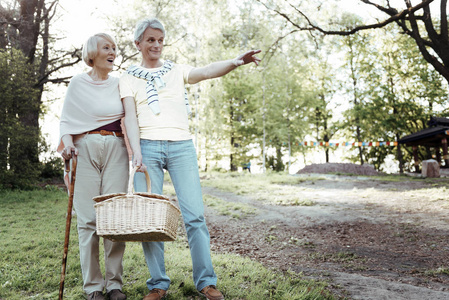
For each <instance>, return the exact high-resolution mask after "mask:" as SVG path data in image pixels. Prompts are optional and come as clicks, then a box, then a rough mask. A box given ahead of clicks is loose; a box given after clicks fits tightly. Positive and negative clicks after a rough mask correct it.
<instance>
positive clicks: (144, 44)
mask: <svg viewBox="0 0 449 300" xmlns="http://www.w3.org/2000/svg"><path fill="white" fill-rule="evenodd" d="M164 38H165V36H164V33H162V31H160V30H159V29H154V28H150V27H149V28H147V29H146V30H145V31H144V33H143V35H142V40H141V41H137V42H136V46H137V49H139V51H140V52H142V58H143V60H144V61H147V62H150V61H154V60H159V58H160V57H161V54H162V48H164Z"/></svg>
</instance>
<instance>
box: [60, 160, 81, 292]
mask: <svg viewBox="0 0 449 300" xmlns="http://www.w3.org/2000/svg"><path fill="white" fill-rule="evenodd" d="M76 163H77V159H76V156H75V153H74V152H73V151H72V172H71V179H70V184H69V203H68V207H67V220H66V223H65V240H64V255H63V256H62V270H61V281H60V282H59V300H62V298H63V294H64V280H65V269H66V268H65V267H66V264H67V253H68V252H69V238H70V225H71V223H72V207H73V192H74V190H75V179H76V176H75V174H76ZM65 170H66V172H70V160H66V161H65Z"/></svg>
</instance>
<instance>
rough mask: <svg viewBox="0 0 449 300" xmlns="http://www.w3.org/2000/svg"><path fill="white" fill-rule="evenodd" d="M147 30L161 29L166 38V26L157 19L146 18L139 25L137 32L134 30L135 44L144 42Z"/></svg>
mask: <svg viewBox="0 0 449 300" xmlns="http://www.w3.org/2000/svg"><path fill="white" fill-rule="evenodd" d="M147 28H153V29H159V30H160V31H162V33H163V34H164V36H165V29H164V25H162V23H161V21H159V20H158V19H156V18H146V19H143V20H140V21H139V22H138V23H137V25H136V30H134V42H140V41H142V37H143V33H144V32H145V30H147Z"/></svg>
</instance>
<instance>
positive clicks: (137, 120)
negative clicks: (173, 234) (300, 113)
mask: <svg viewBox="0 0 449 300" xmlns="http://www.w3.org/2000/svg"><path fill="white" fill-rule="evenodd" d="M164 39H165V29H164V26H163V25H162V23H161V22H160V21H159V20H157V19H144V20H142V21H140V22H139V23H138V24H137V26H136V30H135V33H134V42H135V45H136V47H137V49H138V50H139V51H140V52H141V55H142V62H141V64H140V65H139V66H131V67H130V68H129V69H128V70H127V72H126V73H125V74H123V75H122V76H121V78H120V94H121V98H122V101H123V105H124V108H125V126H126V129H127V134H128V137H129V142H130V146H131V148H132V151H133V165H134V166H142V165H144V166H146V167H147V168H148V173H149V175H150V178H151V191H152V192H153V193H158V194H162V186H163V180H164V169H166V170H167V171H168V172H169V174H170V178H171V180H172V182H173V185H174V187H175V191H176V195H177V197H178V201H179V205H180V208H181V212H182V217H183V220H184V224H185V228H186V231H187V237H188V242H189V248H190V254H191V258H192V264H193V280H194V283H195V286H196V288H197V289H198V291H199V292H200V294H202V295H203V296H205V297H206V298H207V299H214V300H218V299H224V297H223V295H222V293H221V292H220V291H219V290H217V288H216V283H217V276H216V275H215V272H214V269H213V266H212V261H211V254H210V237H209V231H208V229H207V226H206V222H205V219H204V206H203V198H202V192H201V185H200V179H199V171H198V162H197V156H196V151H195V147H194V145H193V142H192V138H191V135H190V132H189V123H188V116H189V114H190V107H189V103H188V101H187V93H186V90H185V84H195V83H198V82H200V81H202V80H206V79H211V78H217V77H220V76H223V75H225V74H227V73H229V72H230V71H232V70H234V69H235V68H237V67H239V66H241V65H245V64H248V63H251V62H254V63H255V64H256V65H257V64H258V63H259V62H260V59H259V58H257V57H255V54H257V53H259V52H260V50H252V51H248V52H246V53H244V54H242V55H240V56H238V57H237V58H235V59H230V60H226V61H219V62H214V63H211V64H209V65H207V66H205V67H199V68H194V67H192V66H188V65H180V64H176V63H173V62H171V61H168V60H166V61H162V60H161V54H162V49H163V45H164ZM134 188H135V190H136V191H138V192H139V191H143V192H145V191H147V187H146V181H145V178H144V176H143V174H138V175H136V177H135V182H134ZM142 245H143V250H144V255H145V259H146V262H147V266H148V269H149V271H150V275H151V278H150V279H149V280H148V281H147V286H148V288H149V290H150V293H149V294H148V295H146V296H145V297H144V300H156V299H163V298H165V296H166V293H167V290H168V288H169V286H170V279H169V277H168V276H167V274H166V272H165V264H164V243H162V242H144V243H142Z"/></svg>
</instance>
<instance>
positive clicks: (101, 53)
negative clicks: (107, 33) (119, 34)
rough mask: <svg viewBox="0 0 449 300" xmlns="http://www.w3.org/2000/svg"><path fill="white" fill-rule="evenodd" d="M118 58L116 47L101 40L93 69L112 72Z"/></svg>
mask: <svg viewBox="0 0 449 300" xmlns="http://www.w3.org/2000/svg"><path fill="white" fill-rule="evenodd" d="M115 57H116V52H115V45H114V44H112V43H110V42H108V41H107V40H105V39H103V38H100V40H99V41H98V48H97V56H96V57H95V58H94V60H93V67H94V68H97V69H107V70H109V72H110V71H112V68H113V67H114V60H115Z"/></svg>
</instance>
